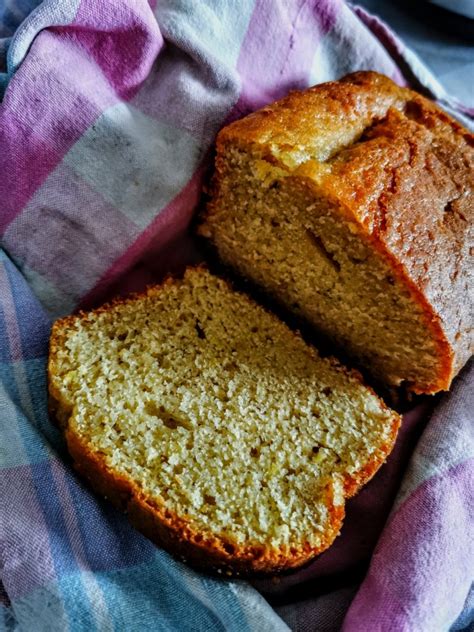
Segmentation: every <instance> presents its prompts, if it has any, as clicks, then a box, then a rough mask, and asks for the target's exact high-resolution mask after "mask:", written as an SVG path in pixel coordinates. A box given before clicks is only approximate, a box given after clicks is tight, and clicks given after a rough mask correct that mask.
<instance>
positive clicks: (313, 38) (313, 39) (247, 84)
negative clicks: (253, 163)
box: [229, 0, 342, 119]
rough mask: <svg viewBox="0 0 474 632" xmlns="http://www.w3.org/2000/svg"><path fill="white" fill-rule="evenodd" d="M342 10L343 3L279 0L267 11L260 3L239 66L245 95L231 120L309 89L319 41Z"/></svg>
mask: <svg viewBox="0 0 474 632" xmlns="http://www.w3.org/2000/svg"><path fill="white" fill-rule="evenodd" d="M341 6H342V2H341V1H340V0H321V1H314V0H313V1H312V2H307V1H305V0H299V1H298V2H294V3H285V2H281V1H280V0H279V1H277V2H274V3H272V4H271V8H270V9H269V5H268V3H267V2H266V1H265V0H257V3H256V5H255V9H254V12H253V15H252V19H251V21H250V25H249V28H248V31H247V35H246V37H245V39H244V42H243V44H242V49H241V54H240V57H239V61H238V63H237V69H238V71H239V74H240V75H241V76H242V77H244V80H243V84H242V90H241V95H240V98H239V101H238V102H237V104H236V105H235V107H234V108H233V110H232V112H231V114H230V116H229V119H231V118H236V117H237V116H241V115H243V114H246V113H248V112H251V111H253V110H255V109H258V108H260V107H262V106H264V105H266V104H267V103H269V102H271V101H274V100H276V99H278V98H281V97H283V96H284V95H286V94H287V93H288V91H289V90H290V89H298V88H305V87H307V86H308V77H309V73H310V70H311V64H312V61H313V58H314V54H315V51H316V49H317V46H318V43H319V41H320V39H321V37H322V35H324V34H325V33H327V32H328V31H329V30H330V29H331V28H332V26H333V25H334V24H335V22H336V19H337V15H338V13H339V11H340V9H341ZM265 51H268V52H265Z"/></svg>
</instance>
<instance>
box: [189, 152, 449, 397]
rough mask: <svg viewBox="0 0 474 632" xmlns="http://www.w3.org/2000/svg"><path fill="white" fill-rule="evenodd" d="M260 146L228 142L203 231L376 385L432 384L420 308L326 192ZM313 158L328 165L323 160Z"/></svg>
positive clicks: (432, 352) (432, 364)
mask: <svg viewBox="0 0 474 632" xmlns="http://www.w3.org/2000/svg"><path fill="white" fill-rule="evenodd" d="M264 151H265V150H264V148H259V147H258V146H256V147H255V148H245V147H240V148H239V147H238V144H237V143H236V146H235V147H233V145H232V143H230V142H229V144H228V146H227V149H226V151H225V152H224V153H223V155H222V161H223V162H222V165H221V168H222V172H221V178H220V180H219V189H218V192H217V195H216V198H215V199H214V200H213V202H212V204H211V205H210V207H209V210H208V213H207V215H206V218H205V223H204V224H203V225H202V226H201V228H200V232H201V234H202V235H204V236H206V237H209V238H210V239H211V240H212V242H213V243H214V244H215V246H216V247H217V250H218V253H219V256H220V258H221V259H222V260H223V261H224V262H225V263H227V264H228V265H230V266H232V267H233V268H234V269H236V270H238V272H239V273H240V274H241V275H243V276H244V277H246V278H248V279H251V280H252V281H254V282H255V283H256V284H258V285H259V286H261V287H263V288H264V289H265V290H266V291H267V292H268V293H269V294H270V295H271V296H273V297H274V298H276V299H277V300H278V301H279V302H280V303H282V304H283V305H284V306H285V307H287V308H288V309H289V310H291V311H292V312H294V313H295V314H297V315H298V316H301V317H302V318H303V319H304V320H305V321H307V322H309V323H311V324H312V325H315V326H316V328H317V329H318V330H319V331H321V332H323V333H324V334H325V335H326V336H328V337H330V338H332V339H333V340H334V341H335V342H337V344H338V346H339V348H342V349H343V350H345V351H346V352H347V353H349V354H350V355H352V356H353V357H355V358H357V359H358V361H359V362H360V363H361V364H362V365H365V366H366V367H367V368H368V369H369V370H370V372H371V373H372V375H374V376H375V377H376V378H377V379H378V380H380V381H381V382H385V383H388V384H390V385H393V386H398V385H400V384H401V383H402V382H403V381H405V382H406V383H407V384H408V386H410V384H411V383H412V382H413V383H417V384H418V385H420V384H422V385H423V384H426V385H430V384H431V383H432V381H433V376H436V375H437V374H438V372H439V371H440V368H439V367H440V363H441V361H442V358H440V355H439V349H438V346H437V343H436V341H435V340H434V339H433V336H432V335H431V334H430V332H429V328H428V326H427V321H426V316H425V315H424V312H423V310H422V307H421V306H420V304H419V303H418V302H417V301H416V300H415V299H414V298H413V296H412V295H411V294H410V291H409V290H408V289H407V288H406V287H405V286H404V285H403V284H402V283H400V282H399V280H398V279H397V278H396V276H395V274H394V270H393V269H392V267H391V266H390V265H389V263H388V262H387V261H386V260H385V259H383V258H382V257H381V256H380V254H379V253H378V252H377V250H376V249H374V247H373V245H372V244H371V243H370V242H369V240H368V239H367V238H365V237H364V234H363V230H359V229H358V228H357V225H356V223H354V222H351V221H349V220H348V218H347V215H345V214H344V210H343V209H342V208H338V205H337V203H336V202H335V201H334V200H333V199H330V198H329V197H328V196H327V195H325V192H324V189H322V190H321V191H320V192H317V188H316V189H315V188H314V187H313V188H312V189H310V188H308V187H307V186H305V182H304V178H301V177H300V176H299V175H298V173H300V172H298V173H296V172H293V171H292V170H291V169H286V168H285V169H281V168H279V167H278V166H275V165H274V164H273V163H272V162H271V161H269V160H268V159H267V158H266V157H265V156H264ZM339 159H344V157H343V156H339V158H338V160H339ZM287 162H288V161H287ZM312 164H313V169H318V170H319V171H320V172H329V171H330V170H331V169H332V164H331V161H330V160H329V161H328V162H321V163H318V162H317V161H313V162H312ZM313 175H314V174H313Z"/></svg>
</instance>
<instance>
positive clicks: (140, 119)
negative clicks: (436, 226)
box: [0, 0, 474, 632]
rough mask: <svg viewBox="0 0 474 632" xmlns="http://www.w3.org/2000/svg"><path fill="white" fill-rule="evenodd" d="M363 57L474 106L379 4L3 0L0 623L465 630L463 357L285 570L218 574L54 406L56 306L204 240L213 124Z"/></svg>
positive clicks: (471, 448) (428, 90)
mask: <svg viewBox="0 0 474 632" xmlns="http://www.w3.org/2000/svg"><path fill="white" fill-rule="evenodd" d="M31 9H33V10H31ZM29 11H31V12H30V13H29ZM28 13H29V15H28V16H27V17H25V16H26V15H27V14H28ZM360 69H374V70H378V71H380V72H383V73H385V74H387V75H389V76H391V77H392V78H394V79H395V80H396V81H398V82H399V83H410V84H411V85H413V86H414V87H415V88H417V89H420V90H422V91H423V92H424V93H425V94H428V96H432V97H434V98H436V99H437V100H438V101H439V102H440V103H441V104H442V105H443V106H444V107H446V108H448V109H451V111H453V112H455V113H456V115H457V116H459V117H460V118H463V117H464V121H465V122H466V123H469V116H471V114H472V112H471V111H469V109H468V108H462V107H461V106H460V104H459V103H457V102H456V101H455V100H454V99H452V98H450V97H449V96H448V95H447V94H446V93H445V92H444V90H443V89H442V87H441V85H440V84H439V83H438V82H437V81H436V80H435V79H434V78H433V77H432V75H430V73H429V72H428V71H427V70H426V69H425V68H424V67H423V66H422V64H421V63H420V62H419V61H418V59H417V58H416V57H415V56H414V55H413V54H412V53H411V52H410V51H409V50H407V49H406V48H405V47H404V46H403V45H402V43H401V42H400V41H399V40H398V39H397V38H395V37H394V36H393V34H392V33H391V32H390V30H388V29H387V27H386V26H385V25H384V24H383V23H381V22H380V21H379V20H377V19H375V18H373V17H372V16H371V15H369V14H368V13H366V12H365V11H364V10H363V9H361V8H357V7H352V6H349V5H347V4H345V3H343V2H342V1H340V0H313V1H307V0H272V1H270V0H266V1H265V0H241V1H240V2H238V3H237V2H231V1H230V0H208V1H205V0H202V1H200V2H195V1H193V0H172V1H166V0H163V1H161V2H159V3H157V4H156V6H155V4H154V3H153V2H152V3H147V2H145V1H144V0H141V1H140V0H135V1H134V0H63V1H62V2H59V1H58V0H44V1H43V2H41V3H38V2H34V0H29V1H28V0H8V2H6V3H5V4H4V5H3V8H2V7H0V90H1V91H2V94H3V101H2V102H1V103H0V246H1V254H0V467H1V469H0V568H1V575H0V580H1V583H0V627H1V628H3V629H5V630H8V631H10V630H20V631H25V632H29V631H35V632H36V631H38V632H43V631H44V632H46V631H48V632H49V631H53V632H54V631H56V630H58V631H63V630H72V631H74V632H75V631H79V632H81V631H82V630H84V631H85V630H100V631H102V630H127V631H129V630H140V631H142V630H152V629H153V630H164V631H165V630H166V631H168V630H179V631H181V630H193V631H196V630H197V631H201V630H202V631H204V630H236V631H245V630H255V631H259V632H260V631H265V630H269V631H270V630H285V629H288V627H287V624H288V625H289V626H290V627H291V628H292V629H295V630H337V629H340V628H341V627H344V629H345V630H348V631H350V632H352V631H361V632H362V631H364V632H370V631H374V632H375V631H376V630H382V631H385V630H387V631H388V630H390V631H398V630H400V631H419V630H420V631H423V630H426V631H428V630H429V631H430V632H432V631H438V630H440V631H441V630H448V629H450V628H451V629H453V630H461V629H466V630H467V629H469V626H470V625H471V624H472V622H473V621H474V612H473V611H474V605H473V593H472V592H471V593H470V586H471V583H472V579H473V577H472V575H473V569H474V551H473V538H472V533H473V526H474V524H473V523H474V517H473V511H474V499H473V472H474V437H473V424H472V410H473V409H474V406H473V402H472V399H471V401H469V397H470V396H471V397H472V389H470V384H472V378H470V375H471V374H470V373H469V369H466V370H465V371H464V373H463V374H462V375H461V376H460V378H458V380H457V382H456V385H455V387H454V389H453V391H452V393H451V394H449V395H447V396H445V397H444V398H442V399H441V401H440V402H438V401H437V400H436V402H437V406H436V408H435V411H434V413H433V414H432V415H431V418H430V421H429V423H428V424H427V426H426V428H425V429H424V430H423V428H424V424H425V420H426V418H427V417H428V416H429V414H430V410H431V406H430V405H429V404H424V405H421V407H419V408H417V409H415V410H414V411H411V412H410V413H409V414H408V415H406V416H405V423H404V429H403V433H402V434H401V436H400V440H399V442H398V444H397V449H396V451H395V452H394V454H393V455H392V456H391V458H390V460H389V462H388V463H387V465H386V466H385V467H384V468H383V469H382V471H381V472H380V473H379V475H378V476H377V477H376V478H375V479H374V481H372V483H371V484H370V485H369V486H368V487H367V488H366V489H365V490H364V491H363V492H362V494H360V495H359V497H358V498H356V499H354V501H353V502H352V504H351V505H350V506H349V507H348V516H347V520H346V525H345V527H344V530H345V531H344V533H343V535H342V536H341V538H339V539H338V542H337V543H336V544H335V545H334V547H333V549H331V550H330V551H328V553H327V554H325V556H322V557H321V558H320V559H318V560H316V561H315V562H314V563H313V564H312V565H310V566H309V567H308V568H307V569H305V570H304V571H301V572H300V573H297V574H295V575H293V576H291V577H289V578H286V579H284V580H282V581H281V583H280V584H279V585H277V584H275V585H273V587H272V585H268V583H265V582H261V583H258V582H257V583H255V584H254V585H253V586H251V585H250V584H248V583H245V582H242V581H224V580H222V581H221V580H218V579H214V578H210V577H208V576H206V575H204V574H199V573H197V572H194V571H192V570H190V569H188V568H187V567H186V566H184V565H182V564H181V563H179V562H176V561H174V560H173V559H172V558H170V557H169V556H168V555H167V554H166V553H164V552H163V551H161V550H159V549H158V548H156V547H155V546H153V545H152V544H151V543H150V542H148V541H147V540H146V539H145V538H143V537H142V536H141V535H140V534H138V533H137V532H135V531H134V530H133V529H132V528H131V527H129V526H128V523H127V521H126V519H125V518H124V517H122V516H121V515H119V514H118V513H117V512H116V511H115V510H114V509H112V508H111V507H110V506H109V505H108V504H107V503H105V502H102V501H100V500H98V499H97V498H96V497H94V496H93V495H92V494H91V493H90V492H89V491H88V490H87V489H86V488H85V487H84V486H83V485H82V483H81V482H80V481H79V480H78V479H77V478H76V476H75V475H74V473H73V472H72V470H71V469H70V467H69V462H68V459H67V455H66V454H65V450H64V445H63V442H62V439H61V436H60V434H59V433H58V431H57V430H56V429H55V428H54V427H53V426H52V425H51V423H50V421H49V419H48V415H47V397H46V392H47V389H46V375H45V366H46V355H47V343H48V336H49V330H50V326H51V322H52V320H53V319H54V318H55V317H57V316H59V315H63V314H66V313H69V312H71V311H72V310H74V309H76V308H78V307H81V306H89V305H92V304H96V303H97V302H100V301H102V300H104V298H105V297H108V296H111V295H113V294H115V293H116V292H117V291H121V292H123V291H128V290H130V289H136V288H139V287H142V286H143V285H145V284H146V283H149V282H151V281H153V279H156V278H157V274H159V272H160V271H162V270H164V269H169V268H170V267H173V265H175V264H179V263H180V262H181V263H182V262H183V261H184V260H185V259H186V258H189V257H192V256H194V255H192V253H191V251H190V250H189V249H188V248H187V242H186V241H185V239H184V237H183V235H184V234H185V231H186V228H187V226H188V224H189V221H190V219H191V217H192V214H193V212H194V210H195V208H196V204H197V202H198V199H199V194H200V190H201V186H202V180H203V174H204V171H205V169H206V168H207V166H208V164H209V155H210V148H211V147H212V143H213V140H214V138H215V135H216V132H217V131H218V130H219V128H220V127H221V126H222V125H223V124H224V123H225V122H226V121H229V120H231V119H233V118H236V117H240V116H242V115H245V114H246V113H248V112H250V111H252V110H254V109H256V108H258V107H260V106H262V105H264V104H266V103H268V102H269V101H272V100H274V99H276V98H278V97H280V96H282V95H284V94H286V93H287V92H288V90H290V89H294V88H303V87H306V86H308V85H311V84H314V83H317V82H320V81H324V80H327V79H333V78H337V77H339V76H340V75H342V74H345V73H346V72H350V71H352V70H360ZM420 435H421V439H420V440H419V441H417V440H418V438H419V436H420ZM415 445H416V449H415V450H414V452H413V448H414V446H415ZM407 463H408V466H407ZM400 481H401V482H400ZM394 499H395V500H394ZM392 505H393V506H392ZM390 509H391V511H390ZM388 515H389V517H388V519H387V516H388ZM374 546H375V551H374V552H373V555H372V550H373V548H374ZM370 557H371V563H370V567H369V569H368V572H367V574H366V575H365V579H364V580H363V581H362V583H361V584H360V583H359V582H358V581H355V582H354V583H351V584H350V585H348V584H347V581H346V580H345V579H344V578H347V577H349V576H351V577H352V576H353V575H351V573H350V570H351V568H352V566H353V564H354V560H356V561H357V562H358V563H360V564H362V565H363V563H364V560H365V562H366V561H367V560H368V559H369V558H370ZM355 576H356V575H354V577H355ZM303 587H305V592H304V595H303V592H301V594H299V591H303ZM257 588H258V590H257ZM263 595H265V598H264V596H263ZM470 595H471V597H470ZM270 603H271V604H272V605H273V606H274V607H271V606H270ZM285 621H286V622H287V624H286V623H285Z"/></svg>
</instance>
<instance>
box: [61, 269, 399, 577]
mask: <svg viewBox="0 0 474 632" xmlns="http://www.w3.org/2000/svg"><path fill="white" fill-rule="evenodd" d="M50 349H51V351H50V362H49V379H50V393H51V396H52V398H53V401H54V402H55V407H56V409H57V411H58V415H59V418H60V419H61V420H62V421H63V423H65V424H66V426H67V430H66V436H67V437H68V442H69V444H70V446H72V445H75V446H76V448H75V449H74V450H73V452H74V453H80V454H84V455H89V456H86V457H85V458H86V460H87V459H89V460H90V461H91V463H95V465H94V466H93V468H95V470H94V472H95V473H94V474H93V475H91V471H92V470H91V471H89V477H90V478H91V479H92V481H91V482H92V484H94V483H97V481H94V479H96V478H98V479H100V478H101V476H102V475H103V476H105V477H106V478H107V476H108V477H109V479H110V480H112V479H114V480H116V481H122V483H120V485H122V486H123V481H126V484H125V487H127V486H128V487H127V488H128V489H129V491H130V490H133V492H130V493H133V494H135V496H139V497H140V498H144V499H146V502H147V505H148V509H150V507H155V513H156V515H160V516H165V518H166V520H165V521H167V527H166V528H167V529H168V531H173V529H175V530H176V531H177V533H176V534H175V535H176V540H177V541H178V540H180V541H181V544H182V543H183V541H187V542H185V545H191V546H192V547H194V548H201V549H202V550H203V551H204V555H203V561H202V563H203V564H204V565H205V564H206V549H207V553H208V554H209V556H210V557H209V560H210V561H212V562H213V564H214V565H215V566H219V565H221V566H222V565H227V566H226V567H229V568H231V569H232V568H238V569H240V570H250V571H251V570H264V571H265V570H266V571H271V570H276V569H279V568H285V567H291V566H295V565H298V564H301V563H303V562H305V561H307V560H308V559H311V557H312V556H314V555H315V554H316V553H317V552H319V551H321V550H323V549H325V548H326V547H327V546H329V544H330V543H331V542H332V540H333V539H334V537H335V536H336V535H337V533H338V530H339V527H340V522H341V519H342V516H343V504H344V497H345V496H347V495H349V494H351V493H354V492H355V491H356V489H357V488H358V487H359V486H360V485H361V484H362V483H363V482H364V481H365V480H366V479H367V478H369V477H370V476H371V475H372V474H373V473H374V472H375V470H376V469H377V468H378V466H379V465H380V464H381V463H382V462H383V460H384V459H385V457H386V455H387V453H388V452H389V451H390V449H391V447H392V444H393V441H394V439H395V435H396V431H397V428H398V424H399V418H398V416H397V415H396V414H395V413H393V412H392V411H390V410H389V409H387V408H386V406H385V405H384V404H383V403H382V402H381V400H379V399H378V398H377V396H376V395H375V394H374V393H373V392H371V391H370V390H369V389H367V388H366V387H365V386H363V385H362V384H361V382H360V379H359V377H358V375H357V374H352V373H349V372H348V371H346V370H345V369H343V368H342V367H341V366H340V365H338V364H337V363H336V362H335V361H333V360H331V359H323V358H320V357H319V356H318V355H317V353H316V352H315V350H314V349H313V348H311V347H309V346H308V345H307V344H306V343H305V342H304V341H303V340H302V339H301V338H300V337H299V336H298V335H297V334H294V333H293V332H291V331H290V330H289V329H288V328H287V327H286V325H284V324H283V323H281V322H280V321H279V320H278V319H276V317H274V316H273V315H271V314H270V313H268V312H266V311H265V310H264V309H263V308H261V307H259V306H257V305H256V304H255V303H253V302H252V301H251V300H250V299H249V298H248V297H247V296H245V295H243V294H240V293H238V292H236V291H234V290H232V289H231V288H230V287H229V286H228V285H227V283H226V282H224V281H223V280H221V279H219V278H217V277H216V276H214V275H211V274H210V273H209V272H208V271H207V270H205V269H202V268H197V269H188V271H187V272H186V275H185V277H184V279H183V280H174V281H168V282H166V283H165V284H164V285H163V286H161V287H156V288H152V289H149V290H148V292H147V294H146V295H143V296H141V297H138V298H134V299H131V300H127V301H125V302H118V303H116V304H114V305H112V306H110V307H107V308H103V309H101V310H98V311H95V312H91V313H88V314H82V315H80V316H77V317H70V318H68V319H64V320H62V321H58V322H57V323H56V324H55V327H54V329H53V333H52V338H51V348H50ZM78 444H79V445H80V446H81V447H80V449H79V451H78V450H77V445H78ZM91 455H92V456H91ZM79 461H80V457H79ZM97 464H99V466H97ZM100 464H102V466H101V465H100ZM78 465H79V467H80V469H81V463H80V462H79V463H78ZM101 467H102V470H103V474H101ZM82 470H83V471H84V472H85V473H86V474H87V470H88V466H87V464H86V466H84V464H82ZM97 486H98V488H100V489H101V490H104V489H107V487H106V486H105V487H104V485H102V484H99V485H97ZM112 486H113V484H112ZM111 496H113V494H111ZM137 524H138V526H139V527H140V519H139V520H138V521H137ZM178 525H181V527H179V526H178ZM182 525H186V528H184V529H183V527H182ZM159 531H160V529H157V530H156V532H154V531H153V527H151V528H148V529H147V530H146V532H147V535H151V537H154V536H155V539H157V540H158V541H165V542H166V541H167V538H168V536H167V537H165V538H161V537H160V536H159V534H158V532H159ZM168 535H169V534H168ZM170 537H171V539H172V536H170ZM175 548H176V547H175ZM188 548H189V547H188ZM211 549H213V550H214V553H213V552H212V551H211ZM184 550H186V552H187V553H189V551H188V550H187V549H186V546H185V547H184V549H183V551H184ZM216 551H217V552H216ZM175 552H176V550H175ZM177 552H178V553H179V552H180V545H179V544H178V545H177ZM191 553H192V551H191Z"/></svg>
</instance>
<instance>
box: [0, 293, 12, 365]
mask: <svg viewBox="0 0 474 632" xmlns="http://www.w3.org/2000/svg"><path fill="white" fill-rule="evenodd" d="M9 360H10V345H9V342H8V332H7V324H6V322H5V315H4V313H3V310H2V309H1V303H0V362H8V361H9Z"/></svg>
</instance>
